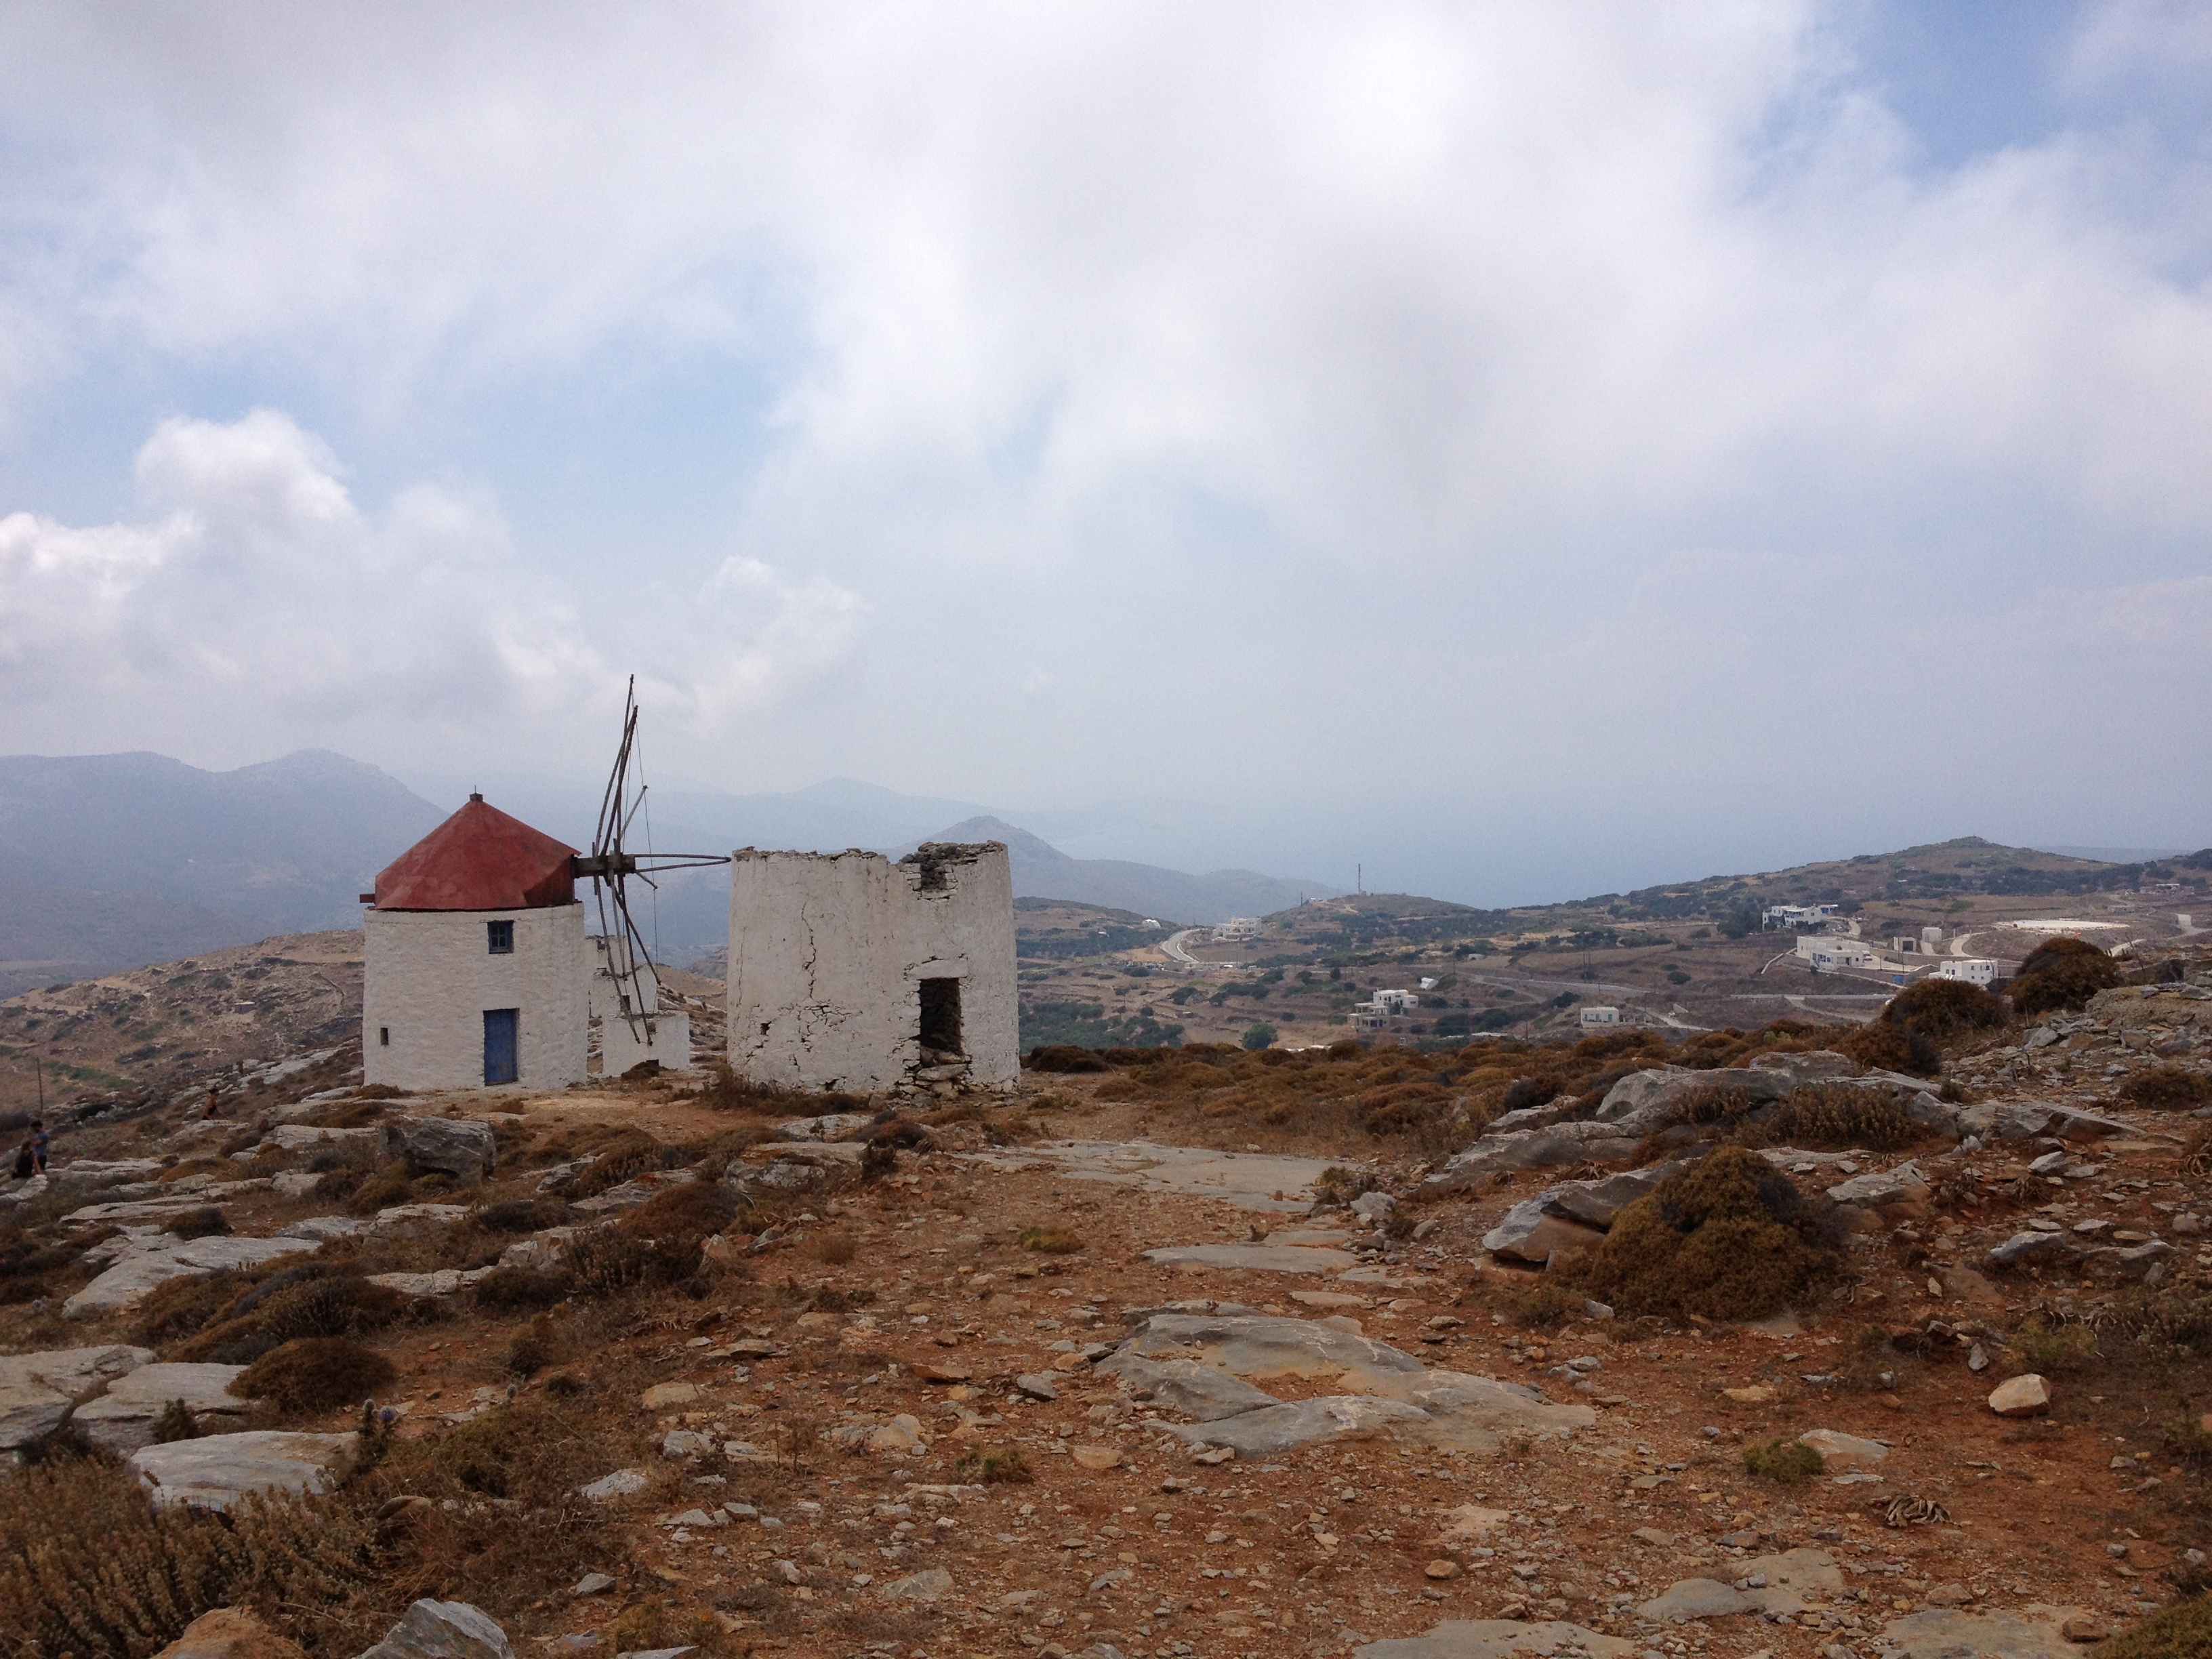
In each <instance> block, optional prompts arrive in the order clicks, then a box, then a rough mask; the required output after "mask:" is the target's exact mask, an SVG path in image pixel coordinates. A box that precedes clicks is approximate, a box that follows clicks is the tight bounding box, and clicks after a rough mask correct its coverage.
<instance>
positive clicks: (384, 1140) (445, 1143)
mask: <svg viewBox="0 0 2212 1659" xmlns="http://www.w3.org/2000/svg"><path fill="white" fill-rule="evenodd" d="M376 1149H377V1157H378V1158H380V1159H381V1160H383V1161H386V1162H392V1161H394V1160H398V1161H400V1162H404V1164H406V1165H407V1167H408V1169H409V1170H411V1171H412V1172H413V1173H415V1174H416V1175H446V1176H452V1177H453V1179H454V1180H456V1181H467V1180H471V1179H473V1178H476V1177H478V1176H488V1175H489V1174H490V1173H491V1172H492V1168H493V1165H494V1164H496V1163H497V1162H498V1158H499V1143H498V1141H497V1139H495V1137H494V1135H493V1133H492V1127H491V1125H490V1124H489V1123H483V1122H479V1121H477V1120H476V1119H473V1118H451V1117H403V1118H400V1119H398V1121H395V1122H391V1123H386V1124H383V1125H381V1126H380V1127H379V1128H378V1131H377V1143H376ZM416 1605H417V1606H420V1605H422V1604H421V1603H419V1602H418V1603H417V1604H416ZM441 1605H444V1604H441ZM454 1605H459V1604H458V1603H456V1604H454Z"/></svg>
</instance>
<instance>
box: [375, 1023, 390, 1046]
mask: <svg viewBox="0 0 2212 1659" xmlns="http://www.w3.org/2000/svg"><path fill="white" fill-rule="evenodd" d="M376 1046H377V1047H378V1048H390V1047H391V1046H392V1028H391V1027H390V1026H389V1025H380V1026H378V1027H377V1028H376Z"/></svg>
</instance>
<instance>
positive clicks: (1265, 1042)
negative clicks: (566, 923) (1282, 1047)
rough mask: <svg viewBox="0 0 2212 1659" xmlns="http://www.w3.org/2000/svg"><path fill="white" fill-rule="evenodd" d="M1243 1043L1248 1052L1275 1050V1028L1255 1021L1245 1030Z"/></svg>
mask: <svg viewBox="0 0 2212 1659" xmlns="http://www.w3.org/2000/svg"><path fill="white" fill-rule="evenodd" d="M1243 1042H1244V1047H1245V1048H1246V1049H1247V1050H1248V1051H1256V1050H1258V1049H1261V1048H1273V1046H1274V1042H1275V1028H1274V1027H1273V1026H1272V1025H1269V1024H1265V1023H1264V1022H1261V1021H1257V1020H1255V1021H1254V1022H1253V1023H1252V1024H1249V1025H1247V1026H1246V1027H1245V1028H1244V1038H1243Z"/></svg>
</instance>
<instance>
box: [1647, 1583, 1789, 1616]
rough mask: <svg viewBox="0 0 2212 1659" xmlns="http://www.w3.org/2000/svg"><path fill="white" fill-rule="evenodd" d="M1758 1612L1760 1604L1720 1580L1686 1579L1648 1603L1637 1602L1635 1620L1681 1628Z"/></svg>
mask: <svg viewBox="0 0 2212 1659" xmlns="http://www.w3.org/2000/svg"><path fill="white" fill-rule="evenodd" d="M1758 1610H1759V1607H1758V1603H1756V1602H1755V1601H1753V1600H1752V1599H1751V1598H1750V1597H1749V1596H1747V1595H1745V1594H1744V1593H1743V1592H1742V1591H1741V1590H1738V1589H1730V1588H1729V1586H1728V1585H1726V1584H1723V1583H1721V1582H1720V1580H1719V1579H1717V1578H1685V1579H1683V1580H1682V1581H1681V1582H1680V1583H1676V1584H1670V1585H1668V1587H1667V1589H1665V1590H1663V1591H1662V1592H1661V1593H1660V1594H1659V1595H1655V1596H1653V1597H1652V1598H1651V1599H1650V1601H1640V1602H1638V1604H1637V1607H1636V1616H1637V1617H1638V1618H1639V1619H1649V1620H1651V1622H1652V1623H1654V1624H1656V1625H1681V1624H1687V1623H1688V1622H1689V1621H1691V1620H1693V1619H1726V1618H1729V1617H1730V1616H1732V1615H1733V1614H1735V1613H1756V1612H1757V1611H1758Z"/></svg>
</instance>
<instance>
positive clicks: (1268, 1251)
mask: <svg viewBox="0 0 2212 1659" xmlns="http://www.w3.org/2000/svg"><path fill="white" fill-rule="evenodd" d="M1144 1254H1145V1259H1146V1261H1157V1262H1158V1263H1159V1264H1160V1265H1161V1266H1163V1267H1242V1268H1244V1269H1246V1270H1248V1271H1249V1272H1252V1273H1341V1272H1343V1271H1344V1270H1345V1269H1346V1268H1347V1267H1358V1265H1359V1258H1358V1256H1356V1255H1350V1254H1349V1253H1347V1252H1346V1251H1343V1250H1328V1249H1313V1248H1311V1247H1309V1246H1306V1245H1302V1244H1169V1245H1164V1246H1163V1247H1161V1248H1160V1249H1156V1250H1146V1252H1145V1253H1144Z"/></svg>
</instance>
